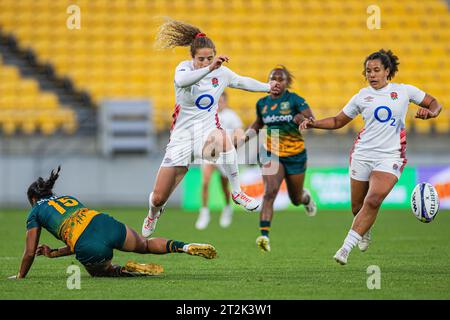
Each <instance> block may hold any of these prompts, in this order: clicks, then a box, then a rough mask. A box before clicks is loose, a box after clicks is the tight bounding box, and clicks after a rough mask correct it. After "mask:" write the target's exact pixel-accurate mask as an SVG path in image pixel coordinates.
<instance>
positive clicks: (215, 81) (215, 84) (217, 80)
mask: <svg viewBox="0 0 450 320" xmlns="http://www.w3.org/2000/svg"><path fill="white" fill-rule="evenodd" d="M211 82H212V86H213V87H214V88H217V87H218V86H219V79H217V78H212V80H211Z"/></svg>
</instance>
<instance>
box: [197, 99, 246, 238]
mask: <svg viewBox="0 0 450 320" xmlns="http://www.w3.org/2000/svg"><path fill="white" fill-rule="evenodd" d="M218 111H219V113H218V114H219V121H220V126H221V127H222V128H223V129H224V130H225V131H226V132H227V134H228V135H229V136H230V138H231V140H232V141H233V142H234V140H235V139H239V138H240V136H242V135H243V133H244V131H243V130H242V126H243V124H242V120H241V118H239V115H238V114H237V113H236V112H235V111H233V110H232V109H231V108H230V107H229V106H228V97H227V94H226V91H224V92H223V93H222V95H221V96H220V99H219V109H218ZM216 169H217V170H218V171H219V173H220V186H221V188H222V191H223V194H224V196H225V206H224V207H223V209H222V213H221V215H220V226H221V227H222V228H227V227H229V226H230V224H231V221H232V218H233V207H232V206H231V204H230V201H231V196H230V190H229V187H228V179H227V176H226V173H225V171H224V170H223V169H222V166H221V165H220V164H214V163H212V162H210V161H205V162H204V163H203V165H202V207H201V208H200V212H199V215H198V218H197V221H196V222H195V227H196V228H197V229H198V230H204V229H206V228H207V227H208V224H209V222H210V220H211V214H210V212H209V208H208V197H209V184H210V182H211V176H212V174H213V172H214V171H215V170H216Z"/></svg>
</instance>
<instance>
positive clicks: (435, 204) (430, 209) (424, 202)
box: [411, 182, 439, 223]
mask: <svg viewBox="0 0 450 320" xmlns="http://www.w3.org/2000/svg"><path fill="white" fill-rule="evenodd" d="M411 209H412V212H413V214H414V216H415V217H416V218H417V219H419V220H420V221H422V222H424V223H429V222H431V221H433V220H434V218H435V217H436V215H437V214H438V211H439V196H438V194H437V192H436V189H435V188H434V187H433V186H432V185H431V184H429V183H428V182H421V183H419V184H418V185H416V186H415V188H414V190H413V192H412V194H411Z"/></svg>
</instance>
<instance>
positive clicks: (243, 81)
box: [230, 75, 272, 92]
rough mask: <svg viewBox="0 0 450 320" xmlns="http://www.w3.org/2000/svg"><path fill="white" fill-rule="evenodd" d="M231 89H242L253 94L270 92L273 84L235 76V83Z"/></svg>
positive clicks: (233, 82)
mask: <svg viewBox="0 0 450 320" xmlns="http://www.w3.org/2000/svg"><path fill="white" fill-rule="evenodd" d="M230 87H231V88H236V89H242V90H247V91H252V92H270V90H271V89H272V86H271V84H269V83H264V82H261V81H258V80H255V79H252V78H249V77H242V76H239V75H235V76H234V77H233V81H232V83H231V84H230Z"/></svg>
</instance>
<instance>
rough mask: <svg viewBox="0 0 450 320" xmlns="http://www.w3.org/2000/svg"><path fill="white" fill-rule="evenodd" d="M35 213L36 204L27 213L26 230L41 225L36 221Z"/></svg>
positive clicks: (36, 211) (36, 210)
mask: <svg viewBox="0 0 450 320" xmlns="http://www.w3.org/2000/svg"><path fill="white" fill-rule="evenodd" d="M37 213H38V206H36V207H34V208H33V209H32V210H31V212H30V214H29V215H28V219H27V230H30V229H32V228H36V227H40V226H41V225H40V224H39V221H38V217H37Z"/></svg>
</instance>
